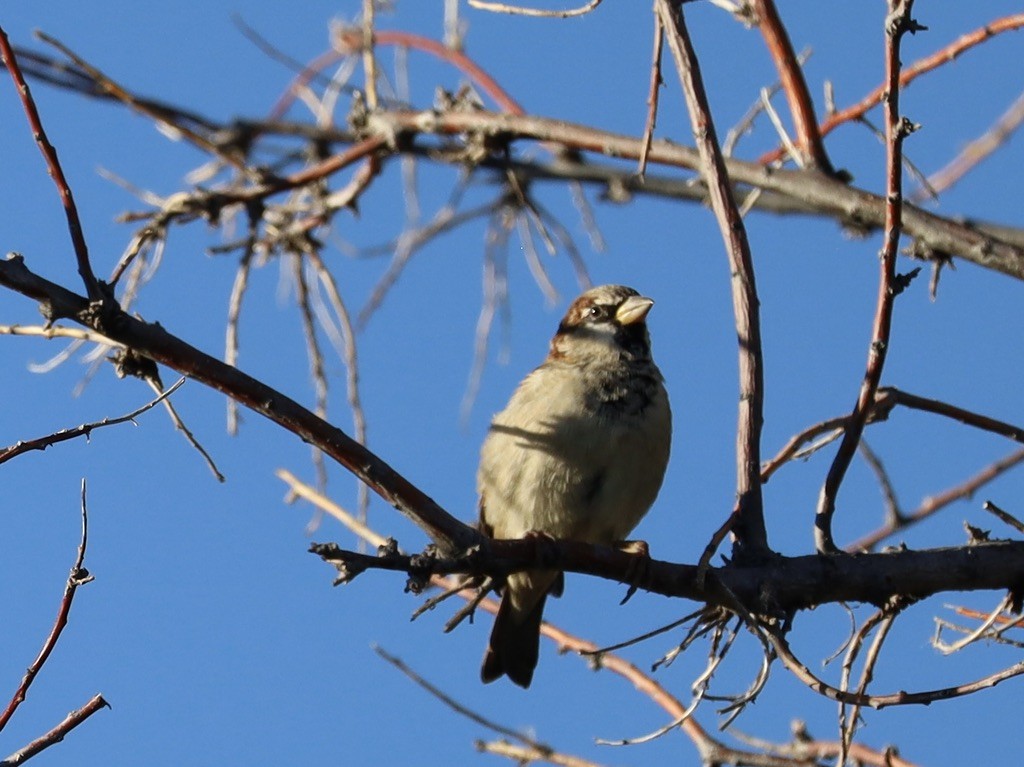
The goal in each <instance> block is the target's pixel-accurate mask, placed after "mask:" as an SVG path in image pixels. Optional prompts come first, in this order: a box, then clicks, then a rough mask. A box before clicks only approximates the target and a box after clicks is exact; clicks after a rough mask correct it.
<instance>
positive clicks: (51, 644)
mask: <svg viewBox="0 0 1024 767" xmlns="http://www.w3.org/2000/svg"><path fill="white" fill-rule="evenodd" d="M152 404H156V403H151V405H150V406H152ZM85 489H86V486H85V480H82V498H81V501H82V503H81V506H82V537H81V540H80V542H79V544H78V555H77V557H76V558H75V562H74V564H73V565H72V566H71V572H70V573H69V574H68V580H67V584H66V585H65V587H64V596H63V598H62V599H61V601H60V607H59V608H58V610H57V618H56V620H55V621H54V623H53V628H51V629H50V634H49V635H48V636H47V637H46V640H45V641H44V642H43V646H42V649H40V650H39V654H38V655H37V656H36V658H35V660H33V661H32V663H31V664H29V667H28V669H27V670H26V671H25V676H24V677H23V678H22V680H21V684H19V685H18V689H17V690H15V692H14V696H13V697H12V698H11V700H10V702H9V703H8V704H7V708H6V709H4V711H3V713H0V731H2V730H3V729H4V727H6V726H7V724H8V722H10V720H11V717H12V716H14V713H15V711H17V710H18V706H20V705H21V703H22V702H23V701H24V700H25V696H26V695H27V694H28V690H29V688H30V687H31V686H32V682H33V681H35V678H36V676H37V675H38V674H39V672H40V671H41V670H42V668H43V665H44V664H45V663H46V661H47V659H49V657H50V654H51V653H52V652H53V650H54V648H55V647H56V646H57V642H58V640H59V639H60V637H61V634H62V633H63V631H64V627H65V626H67V623H68V615H69V614H70V613H71V604H72V602H73V601H74V598H75V593H76V592H77V591H78V587H79V586H82V585H83V584H86V583H88V582H89V581H91V580H92V575H90V574H89V571H88V570H86V569H85V566H84V565H85V550H86V546H87V545H88V542H89V512H88V509H87V507H86V503H85ZM106 705H107V703H106V701H105V700H103V698H102V697H101V696H100V695H96V696H95V697H93V698H92V700H90V701H89V702H88V703H87V704H86V705H85V706H83V707H82V708H81V709H79V710H78V711H73V712H71V714H69V715H68V716H67V718H66V719H64V721H62V722H61V723H60V724H58V725H57V726H56V727H54V728H53V729H52V730H50V732H48V733H46V734H45V735H43V736H42V737H40V738H38V739H37V740H35V741H33V742H32V743H29V744H28V745H27V746H25V747H24V748H22V749H20V750H19V751H17V752H15V753H14V754H11V755H10V756H9V757H7V759H5V760H4V761H2V762H0V767H3V766H4V765H16V764H21V763H22V762H24V761H26V760H27V759H29V758H30V757H32V756H34V755H35V754H37V753H39V752H40V751H42V750H43V749H45V748H48V747H49V746H52V745H53V744H54V743H59V742H60V741H61V740H63V739H64V736H65V735H66V734H67V733H69V732H70V731H71V730H73V729H74V728H75V727H77V726H78V725H79V724H81V723H82V722H84V721H85V720H86V719H88V718H89V717H90V716H92V715H93V714H94V713H96V712H97V711H98V710H99V709H101V708H103V707H104V706H106Z"/></svg>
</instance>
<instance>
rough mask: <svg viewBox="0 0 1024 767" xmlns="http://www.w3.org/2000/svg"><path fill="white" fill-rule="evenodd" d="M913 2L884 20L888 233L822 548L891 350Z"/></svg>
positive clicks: (818, 521) (817, 528)
mask: <svg viewBox="0 0 1024 767" xmlns="http://www.w3.org/2000/svg"><path fill="white" fill-rule="evenodd" d="M912 7H913V0H889V14H888V15H887V17H886V23H885V39H886V45H885V73H886V82H887V83H888V90H887V92H886V97H885V138H886V141H885V152H886V206H885V234H884V237H883V240H884V245H883V247H882V253H881V258H880V266H879V278H878V299H877V304H876V307H875V317H874V322H873V327H872V330H871V344H870V346H869V348H868V361H867V367H866V370H865V371H864V378H863V380H862V381H861V386H860V392H859V394H858V396H857V402H856V404H855V405H854V408H853V412H852V413H851V414H850V417H849V419H848V420H847V421H846V424H845V425H844V428H845V431H844V433H843V440H842V442H840V444H839V449H838V450H837V451H836V455H835V458H834V459H833V461H832V465H831V466H830V467H829V470H828V475H827V476H826V478H825V482H824V484H823V485H822V488H821V492H820V494H819V496H818V504H817V508H816V510H815V520H814V539H815V544H816V546H817V549H818V551H819V552H821V553H830V554H831V553H836V552H838V551H839V548H838V547H837V546H836V544H835V541H834V540H833V537H832V516H833V515H834V514H835V509H836V496H837V495H838V493H839V487H840V485H842V482H843V479H844V477H845V476H846V471H847V469H848V468H849V467H850V462H851V461H852V460H853V455H854V453H855V452H856V450H857V445H858V444H859V443H860V438H861V435H862V434H863V433H864V426H865V424H866V423H867V420H868V415H869V413H870V410H871V408H872V406H873V403H874V399H875V393H876V392H877V390H878V386H879V382H880V381H881V378H882V370H883V368H884V367H885V360H886V357H887V355H888V352H889V335H890V331H891V328H892V315H893V304H894V301H895V298H896V295H897V294H898V293H899V292H900V291H899V290H898V289H897V287H896V256H897V255H898V251H899V242H900V236H901V234H902V231H903V227H902V223H903V175H902V170H903V163H902V157H903V139H904V138H905V137H906V136H907V135H908V134H909V133H911V132H912V131H913V129H914V126H913V125H912V124H911V123H910V122H909V121H908V120H907V119H906V118H904V117H901V116H900V112H899V91H900V84H899V83H900V42H901V41H902V38H903V35H904V34H905V33H906V32H915V31H917V29H918V26H917V22H915V21H914V20H913V19H912V18H911V15H910V12H911V8H912Z"/></svg>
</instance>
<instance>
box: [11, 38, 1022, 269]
mask: <svg viewBox="0 0 1024 767" xmlns="http://www.w3.org/2000/svg"><path fill="white" fill-rule="evenodd" d="M19 55H25V56H29V57H31V58H32V60H33V61H34V62H36V63H37V64H38V68H37V71H36V76H38V77H41V78H44V79H46V80H47V81H49V82H53V83H54V84H56V85H59V86H62V87H67V88H70V89H72V90H75V91H77V92H81V93H84V94H85V95H88V96H101V97H107V98H113V97H114V95H113V94H111V93H110V92H108V91H103V90H97V89H99V86H98V85H94V84H92V83H93V81H92V80H91V78H90V77H89V76H88V74H87V73H85V72H84V71H79V70H76V69H74V68H73V67H72V68H70V69H68V68H67V67H66V66H65V65H63V64H60V63H57V62H51V61H49V60H46V59H43V58H42V57H39V56H37V55H35V54H32V53H31V52H24V53H23V54H19ZM132 99H133V101H134V103H145V104H147V105H149V107H150V109H151V111H153V112H154V114H159V115H160V118H159V119H161V120H162V121H164V122H167V123H169V124H171V125H173V126H175V127H179V128H189V127H191V128H192V129H195V130H202V131H205V132H206V133H208V134H209V135H210V136H213V135H215V134H216V135H217V136H221V137H223V136H225V135H235V136H237V139H236V140H237V141H239V142H240V143H241V144H243V145H245V146H249V145H250V144H251V142H253V141H255V140H256V139H258V138H259V137H262V136H268V135H286V136H293V137H302V138H305V139H307V140H310V141H313V142H319V143H323V142H352V141H353V140H359V137H355V138H354V137H353V134H352V133H351V132H350V131H343V130H338V129H335V128H322V127H318V126H315V125H308V124H305V123H281V122H253V121H244V120H242V121H235V122H233V123H232V124H230V125H218V124H216V123H214V122H212V121H210V120H207V119H206V118H203V117H201V116H200V115H197V114H195V113H194V112H191V111H188V110H184V109H181V108H179V107H174V106H172V105H168V104H166V103H162V102H155V101H153V100H151V99H143V98H141V97H138V96H132ZM373 129H374V130H380V131H384V132H386V134H387V138H388V139H389V141H390V140H391V139H393V138H394V136H396V135H397V136H402V137H405V138H409V139H412V138H415V137H416V136H417V135H418V134H438V135H446V136H452V137H458V140H460V141H461V140H465V137H469V140H470V141H479V140H480V139H482V138H487V139H491V140H492V141H493V143H495V144H498V145H500V146H504V145H505V144H506V143H507V142H509V141H512V140H516V139H519V140H531V139H532V140H538V141H543V142H547V143H552V144H556V145H560V146H562V147H565V148H567V149H572V150H580V151H588V152H595V153H598V154H602V155H605V156H608V157H615V158H626V159H632V160H634V161H638V160H639V159H640V157H641V156H643V154H644V152H645V149H644V145H643V142H642V140H640V139H637V138H633V137H631V136H624V135H621V134H615V133H609V132H607V131H601V130H597V129H595V128H593V127H590V126H584V125H574V124H571V123H566V122H564V121H561V120H551V119H545V118H541V117H533V116H519V115H514V114H510V113H507V112H506V113H494V112H485V111H480V112H449V113H438V112H437V111H435V110H428V111H424V112H402V111H388V112H381V113H378V114H376V115H374V125H373ZM182 132H183V133H186V132H185V131H182ZM222 140H223V139H222ZM389 148H390V150H391V151H394V152H398V153H411V154H420V155H425V156H429V157H431V158H432V159H434V160H435V161H437V160H440V161H444V159H445V158H446V157H450V158H451V160H450V161H451V162H453V163H459V164H461V163H463V162H464V157H465V155H464V154H460V153H459V152H452V153H448V154H446V155H444V156H441V157H439V156H438V155H437V153H434V152H432V151H431V148H430V147H422V146H419V145H418V144H417V143H415V142H414V141H407V142H404V143H402V144H400V146H397V147H393V146H391V145H390V144H389ZM465 149H470V150H471V151H472V152H474V153H478V150H477V148H476V147H463V150H465ZM649 160H650V162H651V163H654V164H660V165H665V166H673V167H679V168H688V169H697V168H699V167H700V158H699V156H698V154H697V152H696V151H695V150H694V149H691V148H688V147H683V146H678V145H675V144H672V143H671V142H667V141H654V142H652V144H651V146H650V153H649ZM481 164H482V165H484V166H486V167H495V166H497V167H500V168H501V169H502V171H503V172H504V171H505V170H507V168H508V167H514V168H516V169H517V172H520V173H525V174H530V177H533V178H542V179H554V180H567V181H586V182H592V183H601V184H607V185H609V186H612V187H613V188H624V189H625V190H626V191H628V192H636V193H649V194H658V195H664V196H672V197H678V198H682V199H701V194H700V190H699V189H697V190H695V189H692V188H690V187H689V186H687V180H686V179H680V180H678V181H675V180H669V179H654V178H651V177H648V178H647V179H646V181H645V183H644V184H639V183H638V182H637V180H636V179H635V173H634V171H633V170H622V171H619V170H617V169H615V168H614V167H613V166H604V167H602V166H595V165H593V164H589V163H584V162H577V161H573V162H565V161H563V160H560V159H557V158H556V160H555V161H554V162H553V163H548V164H539V163H536V162H533V163H524V162H522V161H516V160H509V159H508V158H507V157H505V156H504V155H501V156H490V155H488V156H486V157H485V158H484V159H483V160H481ZM726 168H727V170H728V171H729V177H730V178H731V180H732V181H733V182H734V183H736V184H738V185H741V188H745V187H752V188H756V189H758V190H759V191H760V193H761V194H760V196H759V197H758V198H757V201H756V202H755V205H756V206H757V207H760V208H764V209H765V210H770V211H777V212H781V213H803V214H808V215H818V216H828V217H832V218H834V219H836V220H837V221H839V222H840V223H841V224H843V225H844V226H850V227H853V228H854V229H855V230H857V231H865V230H871V229H881V228H882V227H883V226H884V223H885V212H884V208H885V202H884V200H883V199H882V198H880V197H879V196H878V195H874V194H871V193H869V192H866V191H863V190H860V189H856V188H853V187H849V186H847V185H845V184H843V183H841V182H839V181H836V180H834V179H832V178H830V177H828V176H825V175H823V174H820V173H808V172H805V171H785V170H774V171H772V172H771V173H768V172H767V171H766V170H765V169H764V168H763V167H762V166H760V165H758V164H757V163H750V162H742V161H739V160H734V159H729V160H727V161H726ZM273 191H274V189H273V188H267V187H264V188H263V194H264V196H266V194H269V193H272V192H273ZM179 197H180V198H182V199H183V203H182V204H181V205H178V206H177V207H175V208H174V209H173V210H162V211H160V213H159V214H158V215H160V216H161V217H162V219H161V220H162V221H163V222H164V223H167V222H170V221H173V220H176V219H179V218H183V219H188V218H189V217H191V216H194V215H196V214H202V213H205V212H206V207H205V206H206V205H207V204H208V203H209V201H211V200H212V201H213V203H217V202H218V201H219V202H220V203H221V205H223V204H224V203H226V202H229V201H230V200H229V199H222V198H217V196H216V193H202V192H199V193H193V194H192V195H181V196H179ZM175 199H176V200H177V199H178V197H176V198H175ZM211 204H212V203H211ZM210 212H211V213H215V212H216V210H212V211H210ZM139 217H140V215H139V214H135V215H133V216H130V217H129V218H128V220H135V219H137V218H139ZM141 217H143V218H147V219H148V218H151V217H153V214H152V213H147V214H145V215H144V216H141ZM903 219H904V220H903V224H904V230H905V231H906V233H907V234H908V235H910V236H912V237H913V238H914V251H915V253H916V254H918V255H920V256H923V257H933V256H935V257H944V256H958V257H960V258H963V259H965V260H968V261H971V262H973V263H975V264H978V265H979V266H982V267H985V268H989V269H995V270H996V271H1000V272H1002V273H1004V274H1008V275H1010V276H1013V277H1016V278H1017V279H1024V234H1022V233H1021V231H1020V230H1019V229H1012V228H1009V227H1001V226H996V225H992V224H984V223H980V222H969V223H964V222H961V221H954V220H952V219H950V218H944V217H942V216H938V215H935V214H933V213H929V212H926V211H923V210H920V209H918V208H915V207H913V206H910V205H907V206H904V211H903ZM311 220H313V219H311Z"/></svg>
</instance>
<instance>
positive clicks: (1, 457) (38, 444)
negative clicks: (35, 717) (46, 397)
mask: <svg viewBox="0 0 1024 767" xmlns="http://www.w3.org/2000/svg"><path fill="white" fill-rule="evenodd" d="M184 383H185V379H184V378H181V379H178V381H176V382H175V383H174V384H173V385H172V386H170V387H169V388H168V389H167V390H166V391H163V392H161V393H160V395H159V396H158V397H157V398H156V399H154V400H151V401H150V402H147V403H146V404H145V405H143V406H142V407H140V408H136V409H135V410H133V411H132V412H130V413H127V414H126V415H123V416H120V417H119V418H104V419H102V420H100V421H93V422H91V423H83V424H82V425H81V426H75V427H74V428H71V429H61V430H60V431H57V432H54V433H53V434H47V435H46V436H45V437H37V438H35V439H28V440H19V441H18V442H16V443H15V444H13V445H11V446H9V447H5V448H2V449H0V463H4V462H5V461H9V460H11V459H12V458H14V457H16V456H19V455H21V454H22V453H27V452H29V451H31V450H46V448H48V447H50V445H56V444H57V443H59V442H65V441H67V440H69V439H75V438H77V437H85V438H86V439H88V438H89V436H90V435H91V434H92V432H93V431H95V430H96V429H100V428H102V427H104V426H115V425H117V424H119V423H125V422H128V421H130V422H132V423H135V419H136V418H137V417H138V416H140V415H142V414H143V413H145V412H146V411H147V410H149V409H150V408H152V407H155V406H156V405H158V404H159V403H161V402H163V401H164V400H165V399H167V398H168V397H170V396H171V395H172V394H173V393H174V392H176V391H177V390H178V389H179V388H180V387H181V385H182V384H184ZM0 723H2V720H0Z"/></svg>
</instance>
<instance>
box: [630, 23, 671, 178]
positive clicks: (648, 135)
mask: <svg viewBox="0 0 1024 767" xmlns="http://www.w3.org/2000/svg"><path fill="white" fill-rule="evenodd" d="M664 43H665V26H664V24H663V23H662V21H661V16H660V15H658V14H657V13H656V14H654V45H653V50H654V52H653V53H652V54H651V84H650V87H649V88H648V90H647V119H646V120H645V121H644V134H643V139H642V141H643V143H642V144H641V148H640V162H639V164H638V165H637V169H636V174H637V176H639V177H640V179H641V180H642V179H643V178H644V176H645V175H646V174H647V156H648V155H649V154H650V153H651V141H652V140H653V139H654V126H655V124H656V123H657V121H658V94H659V93H660V92H661V86H662V84H664V82H665V80H664V79H663V78H662V76H661V49H662V46H663V45H664Z"/></svg>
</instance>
